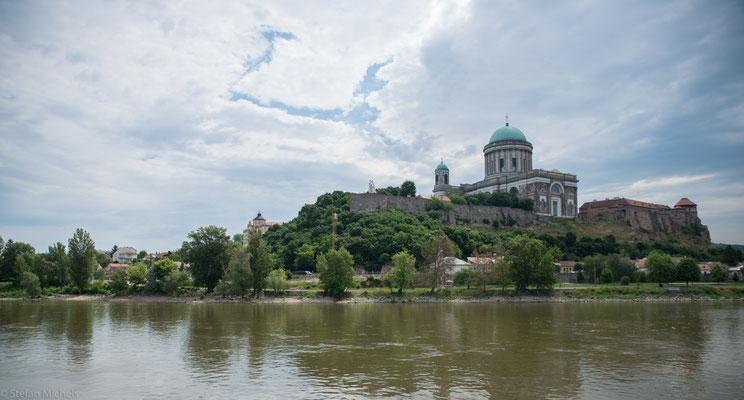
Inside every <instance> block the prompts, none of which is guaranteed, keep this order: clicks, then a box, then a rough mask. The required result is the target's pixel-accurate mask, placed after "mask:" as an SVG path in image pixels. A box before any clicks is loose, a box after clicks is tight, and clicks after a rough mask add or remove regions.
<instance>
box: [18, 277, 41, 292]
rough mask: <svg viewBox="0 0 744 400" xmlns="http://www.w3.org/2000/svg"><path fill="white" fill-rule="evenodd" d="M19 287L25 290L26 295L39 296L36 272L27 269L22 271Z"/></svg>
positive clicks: (39, 287)
mask: <svg viewBox="0 0 744 400" xmlns="http://www.w3.org/2000/svg"><path fill="white" fill-rule="evenodd" d="M20 287H21V289H23V291H24V292H26V295H27V296H28V297H39V296H41V285H40V284H39V277H38V276H36V274H34V273H32V272H28V271H23V275H22V277H21V282H20Z"/></svg>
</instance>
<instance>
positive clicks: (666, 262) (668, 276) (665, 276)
mask: <svg viewBox="0 0 744 400" xmlns="http://www.w3.org/2000/svg"><path fill="white" fill-rule="evenodd" d="M646 268H647V269H648V278H649V279H650V280H651V281H652V282H657V283H658V284H659V286H662V284H664V283H666V282H670V281H671V280H672V279H673V278H674V261H672V258H671V257H670V256H669V254H666V253H662V252H660V251H657V250H654V251H652V252H651V254H649V255H648V259H647V260H646Z"/></svg>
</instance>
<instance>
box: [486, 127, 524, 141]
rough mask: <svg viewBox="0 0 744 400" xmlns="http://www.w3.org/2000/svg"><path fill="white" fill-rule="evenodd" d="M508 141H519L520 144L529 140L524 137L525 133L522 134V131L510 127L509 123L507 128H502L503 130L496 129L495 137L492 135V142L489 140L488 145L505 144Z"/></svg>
mask: <svg viewBox="0 0 744 400" xmlns="http://www.w3.org/2000/svg"><path fill="white" fill-rule="evenodd" d="M506 140H518V141H520V142H526V141H527V138H526V137H525V136H524V133H522V131H520V130H519V129H517V128H514V127H511V126H509V124H508V123H507V124H506V126H502V127H501V128H499V129H496V131H495V132H494V133H493V135H491V140H489V141H488V143H493V142H503V141H506Z"/></svg>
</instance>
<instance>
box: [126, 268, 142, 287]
mask: <svg viewBox="0 0 744 400" xmlns="http://www.w3.org/2000/svg"><path fill="white" fill-rule="evenodd" d="M126 271H127V277H128V278H129V283H131V284H132V287H134V288H137V287H138V286H140V285H144V284H145V280H146V278H147V265H145V264H142V263H135V264H134V265H132V266H131V267H129V268H127V270H126Z"/></svg>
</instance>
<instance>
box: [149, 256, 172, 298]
mask: <svg viewBox="0 0 744 400" xmlns="http://www.w3.org/2000/svg"><path fill="white" fill-rule="evenodd" d="M177 270H178V266H177V265H176V263H175V262H173V260H171V259H169V258H163V259H161V260H158V261H155V262H154V263H152V265H151V266H150V268H148V270H147V277H146V278H145V280H146V282H145V290H147V291H148V292H152V293H155V292H165V293H167V291H166V290H165V288H164V287H163V283H164V281H165V278H166V277H168V275H170V273H171V272H173V271H177Z"/></svg>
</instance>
